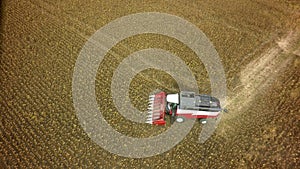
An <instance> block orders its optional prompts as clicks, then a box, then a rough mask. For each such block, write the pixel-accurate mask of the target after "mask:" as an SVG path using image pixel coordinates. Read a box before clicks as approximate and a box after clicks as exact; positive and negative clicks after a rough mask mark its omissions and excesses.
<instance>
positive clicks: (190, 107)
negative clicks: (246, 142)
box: [146, 91, 226, 125]
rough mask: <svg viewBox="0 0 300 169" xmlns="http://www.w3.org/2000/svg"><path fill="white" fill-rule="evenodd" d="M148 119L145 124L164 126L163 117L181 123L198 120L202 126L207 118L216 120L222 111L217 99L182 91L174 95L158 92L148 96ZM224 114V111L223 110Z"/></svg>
mask: <svg viewBox="0 0 300 169" xmlns="http://www.w3.org/2000/svg"><path fill="white" fill-rule="evenodd" d="M148 111H149V112H148V114H149V115H148V117H147V121H146V123H149V124H154V125H165V124H166V121H165V115H170V116H171V118H170V119H171V124H173V123H174V121H176V122H178V123H182V122H184V121H185V119H200V122H201V123H202V124H205V123H206V119H207V118H217V117H218V116H219V114H220V113H221V111H222V108H221V106H220V101H219V99H217V98H215V97H212V96H209V95H204V94H195V92H187V91H182V92H180V93H176V94H166V93H165V92H159V93H156V94H154V95H151V96H149V107H148ZM224 111H225V112H226V110H224Z"/></svg>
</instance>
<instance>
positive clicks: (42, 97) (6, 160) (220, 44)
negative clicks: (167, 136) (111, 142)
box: [0, 0, 300, 168]
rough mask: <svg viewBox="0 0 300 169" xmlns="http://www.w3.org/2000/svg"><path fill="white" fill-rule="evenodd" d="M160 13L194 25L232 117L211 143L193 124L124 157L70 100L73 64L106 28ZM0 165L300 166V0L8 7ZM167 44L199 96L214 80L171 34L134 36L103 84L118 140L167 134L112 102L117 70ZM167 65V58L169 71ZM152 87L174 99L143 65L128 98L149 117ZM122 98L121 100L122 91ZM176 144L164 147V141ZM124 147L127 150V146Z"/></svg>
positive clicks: (162, 79)
mask: <svg viewBox="0 0 300 169" xmlns="http://www.w3.org/2000/svg"><path fill="white" fill-rule="evenodd" d="M142 12H159V13H168V14H171V15H175V16H178V17H181V18H183V19H185V20H187V21H189V22H190V23H192V24H194V25H195V26H196V27H198V28H199V29H200V30H201V31H202V32H203V33H204V34H205V35H206V36H207V37H208V38H209V40H210V41H211V42H212V44H213V45H214V47H215V49H216V51H217V52H218V54H219V57H220V59H221V62H222V64H223V68H224V71H225V76H226V85H227V96H226V102H225V105H224V106H225V107H226V108H227V109H228V110H229V112H228V113H224V114H222V119H221V121H220V123H219V125H218V127H217V128H216V130H215V132H214V134H213V135H212V136H211V137H210V138H209V139H208V140H207V141H206V142H205V143H199V142H198V137H199V133H200V132H201V130H202V128H203V126H202V125H201V124H200V123H195V124H194V126H193V128H192V130H191V131H190V133H189V134H188V135H187V136H186V137H185V138H184V139H183V140H182V141H180V142H179V143H178V144H177V145H176V146H175V147H173V148H172V149H170V150H169V151H166V152H164V153H162V154H158V155H155V156H152V157H147V158H137V159H134V158H128V157H122V156H118V155H116V154H113V153H110V152H109V151H107V150H105V149H103V148H102V147H101V146H99V145H97V144H96V143H95V142H93V141H92V140H91V138H90V137H89V136H88V133H86V132H85V131H84V129H83V128H82V127H81V125H80V122H79V120H78V117H77V115H76V111H75V108H74V105H73V99H74V98H73V96H72V81H73V73H74V67H75V64H76V60H77V58H78V56H79V54H80V51H81V50H82V48H83V46H84V45H85V43H86V42H87V41H88V39H89V38H90V37H91V36H92V35H93V34H94V33H95V32H96V31H97V30H99V29H100V28H101V27H103V26H105V25H106V24H108V23H110V22H111V21H113V20H115V19H118V18H120V17H122V16H126V15H129V14H134V13H142ZM0 29H1V49H0V52H1V55H0V82H1V83H0V89H1V92H0V113H1V116H0V121H1V122H0V168H294V167H295V166H299V165H300V163H299V161H300V159H299V156H300V146H299V140H300V135H299V133H300V125H299V124H300V111H299V110H300V76H299V75H300V2H299V1H297V0H281V1H279V0H253V1H249V0H239V1H234V0H225V1H222V0H211V1H202V0H197V1H178V0H175V1H150V0H146V1H140V2H139V1H121V0H112V1H93V0H88V1H71V0H64V1H55V0H52V1H50V0H36V1H33V0H27V1H22V0H20V1H18V2H12V1H6V0H4V1H2V2H1V28H0ZM148 48H159V49H164V50H166V51H169V52H170V53H173V54H174V55H176V56H178V57H179V58H180V59H182V60H183V61H184V63H185V64H186V65H187V66H188V67H189V69H190V70H191V71H192V73H193V75H194V77H195V79H196V81H197V85H198V87H199V93H206V94H210V93H211V86H210V79H209V76H208V73H207V71H206V69H205V67H204V64H203V63H202V62H201V61H200V60H199V58H198V57H197V55H196V54H195V53H194V52H193V50H191V49H190V48H189V47H188V46H187V45H185V44H183V43H182V42H180V41H179V40H176V39H175V38H172V37H168V36H165V35H160V34H154V33H145V34H139V35H135V36H131V37H129V38H126V39H124V40H122V41H120V42H119V43H117V44H116V45H115V46H113V47H112V48H111V49H109V51H108V53H107V54H106V55H105V57H104V59H103V60H102V62H101V64H100V65H99V68H98V71H97V75H96V79H95V93H96V96H97V99H96V100H97V103H98V108H99V110H101V112H102V113H103V116H104V118H105V120H106V121H107V122H108V123H109V124H110V125H111V126H112V127H113V128H114V129H115V130H116V131H118V132H119V133H122V134H124V135H128V136H131V137H137V138H146V137H151V136H155V135H158V134H159V133H163V132H165V131H166V130H167V129H168V128H169V127H170V124H169V123H168V124H167V125H166V126H165V127H162V126H151V125H149V124H142V123H137V122H133V121H130V120H128V119H126V118H125V117H123V116H122V115H121V114H120V113H119V112H118V110H117V108H116V106H115V105H114V102H113V99H112V93H111V83H112V79H113V74H114V71H115V70H116V69H117V68H118V66H119V64H120V63H121V62H122V61H123V60H124V59H125V58H126V57H128V56H129V55H130V54H132V53H134V52H137V51H140V50H143V49H148ZM167 66H168V63H166V67H167ZM156 89H160V90H163V91H166V92H168V93H173V92H178V91H179V87H178V84H177V83H176V81H175V79H174V78H173V77H171V76H170V75H169V74H167V73H166V72H164V71H161V70H157V69H146V70H144V71H141V72H140V73H138V74H137V75H136V76H135V77H134V78H133V79H132V81H131V82H130V88H129V98H130V101H131V103H132V104H133V105H134V106H135V107H136V108H137V109H138V110H140V111H142V112H143V111H146V110H147V106H148V95H149V93H151V92H153V91H154V90H156ZM120 97H122V96H120ZM166 144H168V143H166ZM124 146H126V145H124Z"/></svg>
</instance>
